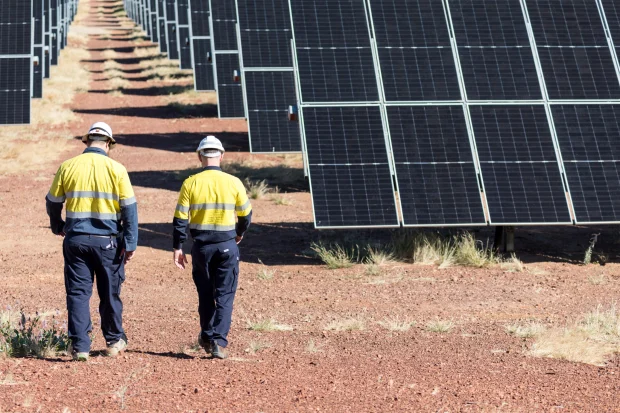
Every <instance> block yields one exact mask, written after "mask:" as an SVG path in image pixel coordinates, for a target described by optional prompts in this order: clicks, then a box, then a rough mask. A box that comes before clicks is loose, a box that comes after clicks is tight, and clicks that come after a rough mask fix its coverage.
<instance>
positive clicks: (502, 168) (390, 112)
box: [272, 0, 620, 227]
mask: <svg viewBox="0 0 620 413" xmlns="http://www.w3.org/2000/svg"><path fill="white" fill-rule="evenodd" d="M526 3H527V4H526ZM603 3H605V2H603ZM290 4H291V16H292V21H293V26H294V40H295V58H296V61H297V66H298V75H299V89H300V102H301V108H300V119H301V120H302V124H303V128H302V130H303V131H304V135H303V138H304V142H305V147H306V149H307V151H308V153H307V159H308V164H309V165H308V167H309V178H310V181H311V189H312V195H313V201H314V209H315V224H316V226H317V227H348V226H397V225H399V221H402V223H403V224H404V225H424V226H426V225H484V224H487V223H489V224H506V225H509V224H536V223H546V224H561V223H571V222H573V221H574V222H615V221H619V220H620V214H618V212H619V206H618V205H617V204H618V202H617V201H616V202H614V200H617V199H620V198H618V195H619V192H618V188H620V179H619V178H620V174H619V173H618V168H617V166H618V162H617V159H618V158H617V154H614V153H613V152H608V155H609V156H610V157H612V158H613V159H607V160H605V159H600V156H599V155H596V154H593V153H590V154H588V155H589V156H588V155H586V154H584V153H583V150H582V151H581V153H575V151H571V152H568V153H567V151H568V148H570V145H569V142H573V139H574V137H572V136H570V135H571V134H576V135H578V136H583V137H587V138H588V139H589V141H588V143H589V144H590V147H593V148H598V147H599V145H601V143H599V142H600V140H602V142H603V143H602V145H603V146H605V145H606V142H609V139H612V138H610V137H611V136H613V133H614V131H615V130H617V128H618V126H617V125H618V118H617V117H616V116H615V115H616V112H615V110H616V109H617V108H620V105H612V104H611V103H613V100H616V102H617V103H620V93H619V91H618V88H619V87H620V82H619V77H618V65H617V52H616V50H615V48H614V47H610V44H613V42H611V39H609V38H608V37H607V36H606V30H605V28H606V25H607V24H610V23H608V22H606V20H605V19H604V18H603V19H602V18H601V17H602V16H607V18H608V19H610V17H609V14H610V13H606V14H602V8H601V7H600V4H599V3H598V2H597V1H594V0H578V1H574V2H564V1H560V0H557V1H547V0H545V1H542V0H540V1H534V0H527V1H526V2H523V3H521V2H516V1H509V0H490V1H489V0H485V1H482V0H449V1H444V2H438V1H433V0H416V1H413V0H403V1H394V0H367V1H365V0H348V1H340V2H331V1H328V0H291V2H290ZM522 5H525V6H527V7H522ZM611 7H614V12H613V13H611V14H612V15H613V16H612V18H611V19H613V18H616V19H617V18H618V12H617V11H616V10H615V6H611ZM616 21H617V20H616ZM611 26H612V25H610V27H611ZM529 27H531V28H532V30H531V32H530V31H529V30H528V28H529ZM616 27H618V26H616ZM530 33H531V34H532V35H530ZM612 33H613V32H612ZM272 44H273V42H272ZM603 100H605V101H609V100H611V101H612V102H605V103H603V102H602V101H603ZM597 101H601V102H600V103H599V104H594V103H595V102H597ZM592 105H594V106H592ZM594 131H596V132H594ZM607 145H608V144H607ZM583 146H584V145H582V147H583ZM616 146H618V145H616ZM392 177H395V182H396V186H394V184H393V182H394V181H393V180H392ZM395 192H396V193H397V197H398V200H399V202H398V203H397V202H396V198H395ZM397 204H399V205H400V217H399V212H398V211H397V210H396V205H397Z"/></svg>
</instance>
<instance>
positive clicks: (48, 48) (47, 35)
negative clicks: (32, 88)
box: [42, 0, 52, 79]
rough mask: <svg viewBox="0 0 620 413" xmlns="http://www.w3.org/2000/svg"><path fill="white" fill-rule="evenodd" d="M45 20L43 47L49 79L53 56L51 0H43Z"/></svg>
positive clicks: (44, 72) (46, 74)
mask: <svg viewBox="0 0 620 413" xmlns="http://www.w3.org/2000/svg"><path fill="white" fill-rule="evenodd" d="M43 22H44V25H45V30H44V40H45V44H44V48H43V52H44V53H43V63H42V64H43V75H44V77H45V78H46V79H49V77H50V75H51V72H50V64H51V58H52V45H51V31H52V18H51V14H50V0H43Z"/></svg>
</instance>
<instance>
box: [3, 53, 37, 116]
mask: <svg viewBox="0 0 620 413" xmlns="http://www.w3.org/2000/svg"><path fill="white" fill-rule="evenodd" d="M25 123H30V58H29V57H28V58H23V57H22V58H3V59H0V125H12V124H25Z"/></svg>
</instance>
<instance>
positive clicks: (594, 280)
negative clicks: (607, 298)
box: [588, 274, 607, 285]
mask: <svg viewBox="0 0 620 413" xmlns="http://www.w3.org/2000/svg"><path fill="white" fill-rule="evenodd" d="M588 282H589V283H590V284H592V285H603V284H607V277H606V276H605V274H599V275H591V276H589V277H588Z"/></svg>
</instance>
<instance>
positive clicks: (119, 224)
mask: <svg viewBox="0 0 620 413" xmlns="http://www.w3.org/2000/svg"><path fill="white" fill-rule="evenodd" d="M46 201H47V202H46V203H47V213H48V215H49V217H50V226H51V228H52V232H53V233H54V234H59V233H61V232H65V233H66V234H67V235H71V234H89V235H106V236H107V235H110V236H112V235H114V236H119V235H123V236H124V241H125V249H126V250H127V251H134V250H135V249H136V246H137V244H138V206H137V204H136V198H135V196H134V192H133V188H132V187H131V182H130V181H129V175H128V174H127V170H126V169H125V167H124V166H123V165H121V164H120V163H118V162H116V161H114V160H112V159H110V158H109V157H108V156H107V155H106V153H105V151H104V150H102V149H99V148H88V149H86V150H85V151H84V153H82V154H81V155H79V156H76V157H75V158H72V159H69V160H67V161H65V162H63V164H62V165H60V168H58V172H56V176H55V177H54V182H52V187H51V188H50V191H49V193H48V194H47V196H46ZM65 202H66V204H67V205H66V222H64V221H63V220H62V207H63V203H65Z"/></svg>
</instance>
